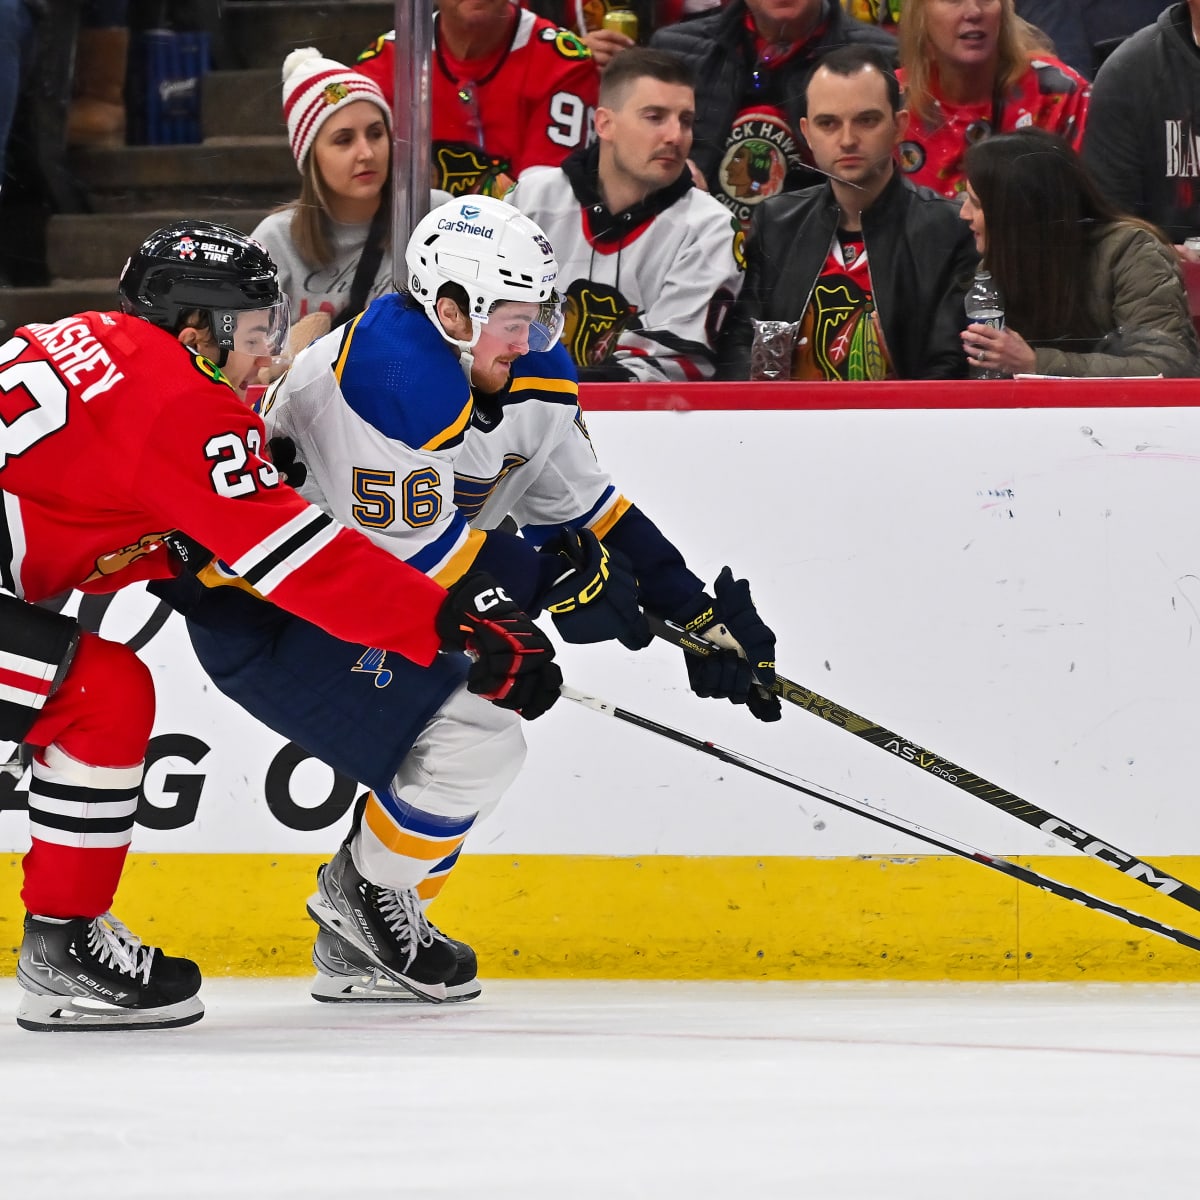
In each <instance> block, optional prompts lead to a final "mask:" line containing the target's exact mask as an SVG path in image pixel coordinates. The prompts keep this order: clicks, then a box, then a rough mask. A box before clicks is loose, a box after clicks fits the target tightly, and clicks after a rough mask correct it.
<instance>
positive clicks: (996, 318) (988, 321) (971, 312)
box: [963, 271, 1007, 379]
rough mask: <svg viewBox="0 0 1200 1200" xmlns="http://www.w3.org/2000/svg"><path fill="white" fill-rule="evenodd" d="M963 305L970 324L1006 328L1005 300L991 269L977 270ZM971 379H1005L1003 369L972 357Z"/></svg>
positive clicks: (968, 364) (969, 373)
mask: <svg viewBox="0 0 1200 1200" xmlns="http://www.w3.org/2000/svg"><path fill="white" fill-rule="evenodd" d="M963 305H964V307H965V308H966V310H967V324H968V325H990V326H991V327H992V328H993V329H1003V328H1004V300H1003V298H1002V297H1001V295H1000V292H999V289H998V288H997V287H996V285H995V284H994V283H993V282H992V274H991V272H990V271H977V272H976V273H975V282H974V283H972V284H971V289H970V291H968V292H967V295H966V298H965V299H964V300H963ZM967 373H968V375H969V376H970V378H971V379H1005V378H1007V376H1006V375H1005V373H1004V372H1003V371H997V370H988V369H987V368H986V367H983V366H981V365H980V363H979V362H978V361H977V360H976V359H974V358H972V359H970V361H969V362H968V363H967Z"/></svg>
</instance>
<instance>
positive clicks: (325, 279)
mask: <svg viewBox="0 0 1200 1200" xmlns="http://www.w3.org/2000/svg"><path fill="white" fill-rule="evenodd" d="M292 212H293V210H292V209H290V208H286V209H282V210H281V211H279V212H273V213H271V215H270V216H268V217H265V218H264V219H263V220H262V221H261V222H259V224H258V227H257V228H256V229H255V230H254V233H253V234H252V235H251V236H252V237H254V238H255V239H256V240H257V241H260V242H262V244H263V245H264V246H265V247H266V248H267V252H268V253H269V254H270V255H271V258H272V259H274V261H275V265H276V266H277V267H278V268H279V286H280V288H281V289H282V291H283V292H285V293H286V294H287V296H288V299H289V300H290V301H291V304H292V320H293V321H298V320H299V319H300V318H301V317H304V316H307V315H308V314H309V313H310V312H317V311H318V310H322V309H323V310H324V311H325V312H327V313H329V314H330V316H332V317H333V318H334V319H335V320H336V319H337V317H338V316H339V315H340V314H341V312H342V310H343V309H344V308H345V307H346V305H347V304H348V303H349V301H350V285H351V284H352V283H353V282H354V272H355V269H356V268H357V267H358V259H359V256H360V255H361V254H362V250H363V246H364V245H365V244H366V241H367V232H368V230H369V229H370V222H364V223H363V224H361V225H341V224H339V223H338V222H337V221H330V223H329V224H330V234H331V236H330V242H331V244H332V246H333V250H334V260H333V262H332V263H331V264H330V265H329V266H328V267H319V268H317V269H315V270H314V269H313V268H312V267H310V266H309V265H308V264H307V263H305V262H304V261H303V260H302V259H301V258H300V255H299V254H298V253H297V252H296V244H295V243H294V242H293V241H292V231H291V226H292ZM392 290H393V288H392V253H391V249H390V248H388V247H385V248H384V251H383V257H382V259H381V260H380V263H379V270H378V271H376V272H375V279H374V281H373V283H372V285H371V288H370V291H369V292H368V295H367V300H368V302H369V301H371V300H373V299H375V297H376V296H379V295H381V294H382V293H383V292H390V291H392Z"/></svg>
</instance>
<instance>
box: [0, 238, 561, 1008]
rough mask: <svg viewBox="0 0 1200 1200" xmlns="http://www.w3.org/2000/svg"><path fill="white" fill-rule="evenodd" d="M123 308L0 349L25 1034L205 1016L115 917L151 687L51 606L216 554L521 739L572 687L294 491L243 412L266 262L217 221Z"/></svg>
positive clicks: (542, 646) (7, 708)
mask: <svg viewBox="0 0 1200 1200" xmlns="http://www.w3.org/2000/svg"><path fill="white" fill-rule="evenodd" d="M121 296H122V305H123V308H124V312H109V313H95V312H91V313H82V314H79V315H77V316H73V317H68V318H66V319H65V320H62V321H58V322H56V323H54V324H50V325H27V326H23V327H21V328H19V329H18V330H17V331H16V333H15V334H14V336H13V337H12V338H10V339H9V340H8V341H7V342H5V343H4V344H3V345H0V422H2V423H0V500H2V502H3V513H2V514H0V583H2V584H3V588H4V589H5V590H4V591H3V592H0V614H2V619H0V738H3V739H6V740H10V741H23V742H25V743H26V744H27V745H29V746H30V747H32V749H33V764H32V779H31V782H30V785H29V815H30V827H31V835H32V847H31V849H30V851H29V853H28V854H27V855H26V857H25V860H24V869H25V884H24V888H23V890H22V899H23V901H24V904H25V908H26V910H27V912H28V916H27V917H26V920H25V932H24V939H23V942H22V946H21V956H20V960H19V963H18V977H19V981H20V983H21V986H22V988H23V997H22V1001H21V1005H20V1008H19V1010H18V1018H17V1019H18V1022H19V1023H20V1024H21V1025H22V1026H24V1027H25V1028H29V1029H38V1030H57V1029H94V1028H108V1027H113V1026H117V1027H125V1026H128V1027H142V1028H145V1027H163V1026H171V1025H185V1024H189V1023H191V1022H193V1021H196V1020H198V1019H199V1018H200V1017H201V1015H202V1014H203V1011H204V1009H203V1005H202V1003H201V1001H200V998H199V996H198V992H199V988H200V973H199V970H198V969H197V967H196V964H195V963H193V962H191V961H190V960H188V959H186V958H171V957H167V956H166V955H164V954H163V953H162V951H161V950H159V949H158V948H156V947H151V946H145V945H143V944H142V943H141V941H140V940H139V939H138V938H137V937H135V936H134V935H133V934H132V933H130V932H129V930H127V929H126V928H125V927H124V926H123V925H122V924H121V923H120V922H119V921H117V920H116V919H115V918H114V917H112V915H111V914H110V912H109V909H110V907H111V905H112V902H113V897H114V894H115V891H116V887H117V883H118V880H119V878H120V875H121V870H122V866H123V864H124V860H125V855H126V851H127V850H128V847H129V842H130V837H131V834H132V830H133V823H134V816H135V813H136V810H137V804H138V796H139V792H140V784H141V777H142V766H143V760H144V757H145V750H146V746H147V743H148V740H149V737H150V731H151V725H152V723H153V719H154V693H153V686H152V683H151V679H150V673H149V671H148V670H147V669H146V668H145V667H144V666H143V665H142V664H141V663H140V662H139V661H138V659H137V658H136V657H135V656H134V655H133V653H132V652H131V651H129V650H128V649H126V648H125V647H124V646H121V645H118V644H115V643H112V642H108V641H105V640H104V639H102V638H99V637H97V636H95V635H93V634H90V633H86V632H83V631H81V629H80V627H79V625H78V623H77V622H76V621H75V620H74V619H72V618H69V617H65V616H62V615H60V614H56V613H51V612H48V611H46V610H44V609H40V608H37V607H35V605H36V604H37V602H38V601H41V600H45V599H48V598H49V597H51V596H54V595H57V594H60V593H62V592H65V591H67V590H69V589H71V588H79V589H81V590H85V591H94V592H111V591H115V590H117V589H118V588H121V587H123V586H125V585H126V584H128V583H133V582H135V581H139V580H153V579H165V578H169V577H171V576H172V575H173V574H175V573H176V572H177V570H178V569H179V568H180V563H179V561H178V559H179V556H180V552H181V551H182V553H184V554H186V552H187V547H188V546H191V545H195V544H196V543H203V544H204V545H205V546H207V547H211V549H212V550H213V552H214V553H215V554H217V555H218V556H219V557H220V558H221V559H222V560H224V561H225V562H227V563H229V564H230V565H231V566H232V568H233V570H234V571H235V572H236V574H237V576H238V577H239V579H240V581H242V582H243V583H244V584H246V585H249V586H250V587H252V588H253V589H254V590H255V591H256V592H257V593H258V594H260V595H261V596H263V597H265V598H268V599H270V600H271V601H272V602H274V603H275V604H277V605H279V606H281V607H283V608H286V609H289V610H291V611H293V612H295V613H297V614H300V615H303V616H304V617H305V618H306V619H308V620H310V621H312V622H314V623H315V624H317V625H319V626H321V627H323V628H325V629H327V630H328V631H330V632H331V633H333V634H335V635H336V636H338V637H342V638H347V639H352V640H356V641H363V642H367V643H369V644H371V645H374V646H379V647H381V648H385V649H390V650H392V651H394V652H396V653H398V654H401V655H403V656H405V657H407V658H409V659H411V660H412V661H414V662H416V663H420V664H429V663H430V662H432V661H433V659H434V658H435V656H436V655H437V654H438V651H439V650H440V649H453V650H463V649H466V650H469V651H470V652H471V653H472V657H473V659H474V662H473V665H472V666H471V668H470V672H469V674H468V686H469V688H470V690H471V691H475V692H477V693H479V694H481V695H484V696H485V697H486V698H488V699H491V700H493V701H494V702H495V703H496V704H499V705H501V706H502V707H506V708H512V709H517V710H519V711H521V713H522V715H523V716H525V717H528V718H532V717H535V716H537V715H539V714H540V713H542V712H544V711H545V710H546V709H547V708H549V707H550V705H551V704H552V703H553V702H554V700H555V699H556V698H557V695H558V686H559V684H560V683H561V675H560V673H559V671H558V667H557V665H556V664H554V663H553V662H552V661H551V660H552V659H553V654H554V652H553V648H552V646H551V644H550V642H549V641H548V639H547V638H546V637H545V635H544V634H542V633H541V631H540V630H538V628H537V627H536V626H535V625H533V623H532V622H531V621H530V620H529V618H528V617H526V616H525V614H524V613H523V612H521V611H520V609H518V608H517V607H516V605H515V604H513V603H512V602H511V601H510V600H508V598H507V596H506V595H505V593H504V592H503V591H502V590H501V589H499V588H498V587H497V586H496V585H495V584H494V581H492V580H491V579H490V578H488V577H487V576H486V575H483V574H482V573H477V574H475V575H473V576H468V577H467V578H465V579H463V580H461V581H460V582H459V583H457V584H456V585H455V586H454V587H453V588H452V589H451V591H450V593H449V594H447V592H446V591H445V590H443V589H442V588H441V587H439V586H438V585H437V584H436V583H434V582H433V581H432V580H430V579H429V578H428V577H427V576H426V575H424V574H422V573H420V572H418V571H416V570H414V569H412V568H411V567H409V566H407V565H405V564H404V563H402V562H400V561H398V560H397V559H396V558H395V557H394V556H393V555H391V554H389V553H387V552H386V551H385V550H382V549H379V548H377V547H375V546H373V545H371V543H370V542H369V541H368V540H367V539H366V538H365V537H363V536H362V535H360V534H358V533H355V532H352V531H350V530H348V529H346V528H344V527H342V526H340V525H338V524H337V523H336V522H335V521H333V520H332V519H331V518H330V517H329V516H327V515H326V514H325V513H323V512H322V511H321V510H320V509H318V508H316V507H314V506H313V505H310V504H308V503H306V502H305V501H303V500H302V499H301V498H300V497H299V495H298V494H297V493H296V492H295V491H293V490H292V489H291V488H290V487H287V486H283V485H282V483H281V479H280V474H279V471H278V470H277V469H276V468H275V466H273V465H272V463H271V461H270V458H269V455H268V453H267V451H266V449H265V435H264V431H263V426H262V422H261V421H260V419H259V418H258V417H257V416H256V415H255V414H254V413H253V412H252V411H251V410H250V409H249V408H247V407H246V406H245V405H244V404H243V403H242V401H241V399H240V397H239V395H238V394H237V392H236V391H235V386H240V385H241V384H243V383H244V381H245V380H246V379H247V378H248V377H249V376H250V375H251V374H252V373H253V372H256V371H257V370H258V368H259V367H261V366H262V365H264V364H265V363H266V362H267V361H268V360H269V358H270V356H271V355H273V354H276V353H278V351H279V348H280V346H281V345H282V344H283V340H284V338H285V337H286V334H287V304H286V300H284V299H282V298H281V296H280V293H279V289H278V286H277V283H276V275H275V267H274V264H273V263H272V262H271V260H270V258H269V257H268V256H267V254H266V252H265V251H264V250H263V249H262V247H261V246H259V245H258V244H257V243H256V242H254V241H252V240H250V239H248V238H246V237H245V236H244V235H242V234H240V233H238V232H237V231H235V230H232V229H228V228H225V227H223V226H220V225H214V224H210V223H207V222H194V223H188V224H181V225H176V226H169V227H167V228H165V229H161V230H159V231H158V232H157V233H155V234H154V235H152V236H151V237H150V238H149V239H148V240H147V241H146V242H145V243H144V244H143V246H142V247H141V248H140V249H139V250H138V251H137V252H136V253H135V254H134V255H133V257H132V258H131V259H130V260H129V262H128V263H127V264H126V267H125V270H124V272H123V273H122V277H121ZM181 534H182V535H186V536H184V537H180V535H181ZM347 593H353V595H354V603H353V604H352V605H347V604H346V603H345V597H346V595H347ZM472 677H473V678H472Z"/></svg>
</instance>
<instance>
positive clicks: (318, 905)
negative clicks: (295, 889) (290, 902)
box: [308, 846, 474, 1004]
mask: <svg viewBox="0 0 1200 1200" xmlns="http://www.w3.org/2000/svg"><path fill="white" fill-rule="evenodd" d="M308 915H309V916H310V917H312V919H313V920H314V921H316V923H317V924H318V925H320V926H321V928H322V929H325V930H328V931H329V932H330V933H333V934H337V935H338V936H339V937H340V938H341V939H342V940H343V941H345V942H348V943H349V944H350V946H351V947H352V948H353V949H354V950H356V951H357V952H358V955H359V956H360V957H361V958H363V959H365V960H366V961H367V962H368V963H369V964H370V966H371V968H372V969H374V970H378V971H379V972H380V973H381V974H382V975H385V976H387V978H388V979H390V980H392V981H393V982H394V983H397V984H399V985H400V987H402V988H406V989H407V990H408V991H409V992H411V993H412V994H413V995H414V996H415V997H416V998H417V999H419V1000H426V1001H429V1002H430V1003H433V1004H440V1003H441V1002H442V1001H444V1000H447V999H449V995H448V993H447V984H448V983H449V982H450V981H451V980H452V979H453V978H454V977H455V975H456V974H457V973H458V970H459V960H458V954H457V952H456V951H455V949H454V946H453V945H452V944H451V942H450V939H449V938H447V937H446V935H445V934H444V933H442V932H441V931H440V930H438V929H436V928H435V927H434V926H432V925H430V923H429V920H428V918H427V917H426V916H425V913H424V910H423V909H422V907H421V901H420V899H419V898H418V897H417V893H416V892H415V891H413V890H412V889H411V888H409V889H406V890H404V891H393V890H392V889H390V888H384V887H379V886H377V885H376V884H373V883H371V882H369V881H368V880H366V879H364V878H363V877H362V876H361V875H360V874H359V873H358V868H357V867H355V865H354V860H353V859H352V858H351V855H350V848H349V847H348V846H342V848H341V849H340V850H338V852H337V854H335V855H334V856H333V859H332V861H330V862H328V863H326V864H325V865H324V866H323V867H321V868H320V870H318V872H317V890H316V892H315V893H314V894H313V895H312V896H310V897H309V899H308ZM472 957H474V955H472Z"/></svg>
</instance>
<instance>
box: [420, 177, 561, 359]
mask: <svg viewBox="0 0 1200 1200" xmlns="http://www.w3.org/2000/svg"><path fill="white" fill-rule="evenodd" d="M404 261H405V264H406V265H407V267H408V288H409V291H410V292H412V294H413V296H414V297H415V298H416V299H417V300H418V301H419V302H420V304H421V307H422V308H424V309H425V312H426V314H427V315H428V317H429V319H430V320H431V321H432V322H433V323H434V325H435V327H436V328H437V330H438V332H439V333H441V335H442V336H443V337H444V338H446V340H447V341H449V342H451V344H452V345H455V346H457V347H458V348H459V350H460V351H461V352H469V351H470V350H471V348H472V347H474V345H475V343H476V342H477V341H478V340H479V334H480V333H481V331H482V328H483V326H484V325H485V324H486V323H487V320H488V318H489V316H490V315H491V313H492V310H493V309H494V308H495V307H496V305H498V304H506V303H518V304H536V305H538V313H537V315H536V318H535V319H534V321H533V323H532V325H531V326H530V331H529V348H530V349H531V350H549V349H550V347H551V346H553V345H554V343H555V342H556V341H558V337H559V334H561V333H562V326H563V313H562V301H561V300H560V298H559V295H558V293H557V292H556V291H555V288H554V285H555V283H556V282H557V280H558V263H557V262H556V261H555V258H554V247H553V246H551V245H550V242H549V239H548V238H547V237H546V235H545V234H544V233H543V232H542V230H541V228H540V227H539V226H538V225H537V224H536V222H534V221H531V220H530V219H529V218H528V217H527V216H525V214H524V213H522V212H521V211H520V210H519V209H516V208H514V207H513V206H512V205H511V204H507V203H505V202H504V201H503V200H496V199H494V198H493V197H491V196H460V197H458V198H457V199H455V200H451V201H449V202H448V203H446V204H441V205H439V206H438V207H437V208H435V209H433V210H432V211H431V212H429V213H427V214H426V215H425V216H424V217H422V219H421V220H420V221H419V222H418V223H417V227H416V229H414V230H413V233H412V237H410V238H409V239H408V246H407V248H406V250H405V255H404ZM447 283H455V284H458V285H459V286H460V287H461V288H462V289H463V290H464V291H465V292H466V294H467V304H468V307H467V315H468V316H469V317H470V318H471V325H472V329H473V333H472V337H471V340H470V341H469V342H460V341H457V340H455V339H453V338H451V337H450V336H449V335H448V334H447V333H446V331H445V329H444V328H443V326H442V323H441V321H439V320H438V315H437V311H436V304H437V299H438V292H439V290H440V289H441V288H442V287H443V285H444V284H447Z"/></svg>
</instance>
